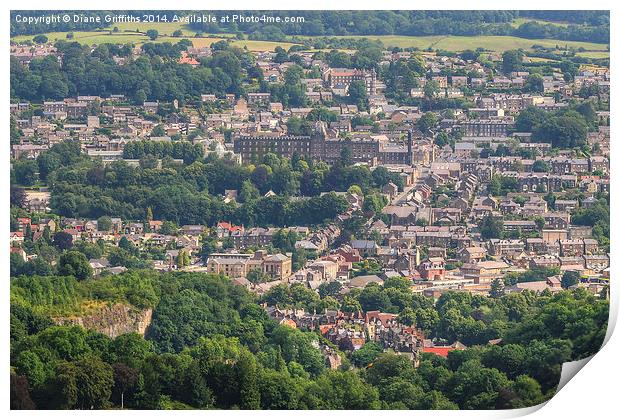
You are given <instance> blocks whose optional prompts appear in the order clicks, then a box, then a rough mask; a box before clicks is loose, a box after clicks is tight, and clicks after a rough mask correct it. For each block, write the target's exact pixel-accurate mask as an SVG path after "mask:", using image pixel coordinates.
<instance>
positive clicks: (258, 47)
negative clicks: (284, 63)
mask: <svg viewBox="0 0 620 420" xmlns="http://www.w3.org/2000/svg"><path fill="white" fill-rule="evenodd" d="M133 25H134V26H135V24H133ZM119 29H120V27H119ZM135 29H136V28H133V29H132V30H131V32H124V31H129V29H125V30H121V31H120V32H108V31H91V32H79V31H76V32H73V38H72V39H71V40H69V39H67V33H66V32H49V33H46V34H45V36H47V38H48V39H49V40H50V41H52V42H54V41H58V40H62V39H64V40H67V41H76V42H79V43H81V44H87V45H93V44H97V45H98V44H105V43H108V44H126V43H133V44H136V45H141V44H144V43H145V42H150V40H149V38H148V37H147V36H146V35H144V34H142V33H137V32H134V31H135ZM149 29H150V28H149ZM140 30H142V29H140ZM174 30H176V29H174ZM174 30H172V31H171V32H170V34H168V33H164V32H160V35H161V36H160V37H158V38H157V40H156V42H171V43H173V44H174V43H176V42H179V40H181V39H182V38H173V37H172V36H169V35H172V32H174ZM183 35H184V37H187V38H188V39H189V40H191V41H192V43H193V44H194V46H195V47H204V46H209V45H211V44H213V43H214V42H218V41H221V40H223V39H227V38H229V37H230V36H229V35H228V34H217V35H211V36H212V37H211V36H209V35H205V36H204V37H201V38H193V35H194V33H193V32H191V33H190V32H189V31H188V32H185V31H183ZM32 37H33V36H32V35H25V36H17V37H14V38H12V40H13V41H15V42H23V41H26V40H31V39H32ZM233 45H235V46H237V47H240V48H244V47H247V49H248V50H250V51H272V50H274V49H275V48H276V47H277V46H281V47H282V48H286V49H288V48H290V47H291V46H293V45H295V44H293V43H289V42H271V41H254V40H249V39H244V40H234V41H233Z"/></svg>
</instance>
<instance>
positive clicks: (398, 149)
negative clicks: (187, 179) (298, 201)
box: [233, 123, 414, 165]
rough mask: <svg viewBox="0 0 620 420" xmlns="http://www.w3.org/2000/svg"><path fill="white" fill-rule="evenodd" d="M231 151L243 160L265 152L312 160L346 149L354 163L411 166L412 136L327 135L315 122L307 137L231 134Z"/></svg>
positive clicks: (334, 156)
mask: <svg viewBox="0 0 620 420" xmlns="http://www.w3.org/2000/svg"><path fill="white" fill-rule="evenodd" d="M233 144H234V151H235V153H236V154H238V155H240V156H241V160H242V161H243V162H251V161H255V160H257V159H261V158H262V157H263V156H264V155H265V154H267V153H275V154H276V155H278V156H283V157H286V158H289V159H290V158H291V157H292V156H293V155H298V156H302V157H305V158H308V159H310V160H314V161H324V162H327V163H335V162H337V161H338V160H339V159H340V158H341V156H342V153H343V150H345V149H348V150H349V151H350V152H351V153H350V156H351V160H352V161H353V162H355V163H369V162H370V163H373V164H382V165H390V164H393V165H411V164H412V163H413V161H414V159H413V156H414V154H413V135H412V133H411V132H409V134H408V136H407V138H406V139H404V140H403V141H401V142H396V141H382V140H380V139H378V138H347V139H339V138H327V135H326V132H325V129H324V126H323V125H322V124H320V123H319V124H317V126H316V127H315V130H314V132H313V133H312V135H310V136H292V135H286V134H279V133H271V132H270V133H254V134H252V135H238V136H234V137H233Z"/></svg>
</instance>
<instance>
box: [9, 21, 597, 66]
mask: <svg viewBox="0 0 620 420" xmlns="http://www.w3.org/2000/svg"><path fill="white" fill-rule="evenodd" d="M530 20H531V19H530ZM525 21H527V19H523V18H519V19H516V20H515V23H519V22H520V23H523V22H525ZM520 23H519V24H520ZM558 24H559V23H558ZM114 26H115V27H117V28H118V32H112V31H111V30H112V27H110V28H109V29H107V30H100V31H89V32H80V31H76V32H73V40H74V41H77V42H80V43H83V44H88V45H93V44H101V43H120V44H124V43H134V44H136V45H140V44H143V43H145V42H148V41H149V39H148V37H147V36H146V35H145V34H144V33H145V32H146V31H147V30H149V29H156V30H157V31H158V32H159V34H160V37H159V38H157V42H166V41H168V42H173V43H174V42H176V41H178V40H179V39H180V38H173V37H172V34H173V32H174V31H176V30H181V31H182V32H183V37H186V38H188V39H191V41H192V42H193V43H194V46H196V47H202V46H208V45H211V44H212V43H213V42H217V41H220V40H222V39H227V38H233V34H216V35H211V36H212V37H209V35H208V34H205V35H204V36H203V37H201V38H194V35H195V34H196V32H195V31H194V30H192V29H191V28H189V26H187V25H185V24H182V23H179V22H168V23H164V22H162V23H118V24H115V25H114ZM45 35H46V36H47V37H48V39H49V40H50V41H56V40H60V39H67V37H66V36H67V34H66V32H50V33H46V34H45ZM32 38H33V36H32V35H23V36H17V37H13V38H12V40H13V41H16V42H21V41H25V40H31V39H32ZM338 38H368V39H378V40H380V41H381V42H383V44H384V45H385V46H386V47H388V48H393V47H401V48H419V49H421V50H424V49H427V48H433V49H442V50H447V51H462V50H466V49H472V50H473V49H476V48H484V49H486V50H489V51H496V52H503V51H506V50H511V49H517V48H523V49H525V50H528V49H531V47H532V46H533V45H541V46H543V47H550V48H554V47H556V46H559V47H560V48H564V47H573V48H583V49H585V50H586V52H584V53H581V54H580V55H583V56H584V57H592V58H601V57H607V56H609V53H608V52H607V45H606V44H597V43H592V42H578V41H560V40H554V39H525V38H518V37H514V36H488V35H481V36H400V35H379V36H364V37H363V36H342V37H338ZM233 43H234V45H236V46H238V47H241V48H244V47H247V48H248V49H249V50H251V51H272V50H273V49H274V48H275V47H276V46H281V47H283V48H285V49H288V48H290V47H291V46H292V45H295V44H294V43H290V42H272V41H253V40H234V42H233ZM605 54H606V55H605Z"/></svg>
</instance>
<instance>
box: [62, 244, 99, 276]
mask: <svg viewBox="0 0 620 420" xmlns="http://www.w3.org/2000/svg"><path fill="white" fill-rule="evenodd" d="M58 274H59V275H61V276H73V277H75V278H76V279H78V280H86V279H89V278H91V277H92V275H93V269H92V267H91V266H90V263H89V262H88V259H87V258H86V256H85V255H84V254H82V253H81V252H79V251H67V252H65V253H63V254H62V255H61V256H60V259H59V261H58Z"/></svg>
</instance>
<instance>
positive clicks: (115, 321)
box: [54, 303, 153, 338]
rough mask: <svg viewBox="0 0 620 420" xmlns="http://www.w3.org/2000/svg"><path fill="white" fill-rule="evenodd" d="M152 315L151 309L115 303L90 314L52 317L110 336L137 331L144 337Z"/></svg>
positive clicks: (60, 321) (55, 319)
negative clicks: (140, 308) (139, 308)
mask: <svg viewBox="0 0 620 420" xmlns="http://www.w3.org/2000/svg"><path fill="white" fill-rule="evenodd" d="M152 317H153V310H152V309H144V310H138V309H136V308H132V307H131V306H128V305H124V304H121V303H117V304H115V305H112V306H106V307H103V308H101V309H98V310H97V311H96V312H95V313H93V314H91V315H85V316H80V317H59V318H54V322H55V323H56V324H58V325H80V326H82V327H84V328H86V329H90V330H95V331H98V332H100V333H103V334H105V335H107V336H109V337H110V338H115V337H117V336H119V335H121V334H126V333H131V332H135V333H138V334H140V335H142V336H143V337H144V333H145V332H146V329H147V328H148V326H149V325H150V323H151V319H152Z"/></svg>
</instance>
